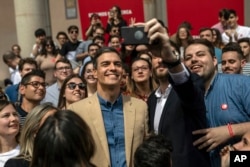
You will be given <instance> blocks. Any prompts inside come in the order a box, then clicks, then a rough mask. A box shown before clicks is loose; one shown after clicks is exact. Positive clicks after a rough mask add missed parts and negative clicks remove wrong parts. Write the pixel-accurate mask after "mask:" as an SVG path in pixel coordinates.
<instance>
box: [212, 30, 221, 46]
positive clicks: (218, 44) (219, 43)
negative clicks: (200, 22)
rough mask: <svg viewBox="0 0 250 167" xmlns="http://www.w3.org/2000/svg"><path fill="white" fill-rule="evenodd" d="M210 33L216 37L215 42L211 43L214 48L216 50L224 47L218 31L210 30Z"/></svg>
mask: <svg viewBox="0 0 250 167" xmlns="http://www.w3.org/2000/svg"><path fill="white" fill-rule="evenodd" d="M212 31H214V32H215V33H216V37H217V38H216V40H215V41H214V43H213V44H214V46H215V47H217V48H222V47H224V44H223V42H222V37H221V33H220V31H219V30H218V29H217V28H212Z"/></svg>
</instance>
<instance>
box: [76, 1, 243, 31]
mask: <svg viewBox="0 0 250 167" xmlns="http://www.w3.org/2000/svg"><path fill="white" fill-rule="evenodd" d="M166 3H167V14H168V18H167V21H168V27H169V31H170V34H173V33H175V31H176V30H177V28H178V25H179V24H180V23H181V22H183V21H189V22H190V23H191V24H192V26H193V30H192V34H193V35H197V34H198V31H199V29H200V28H201V27H206V26H208V27H210V26H212V25H214V24H215V23H217V22H218V12H219V10H220V9H222V8H232V9H235V10H236V12H237V14H238V16H239V24H244V1H243V0H166ZM78 4H79V13H80V18H81V26H82V30H83V34H84V32H85V31H86V29H87V27H88V26H89V16H90V14H91V13H99V12H100V13H99V14H102V16H101V20H102V22H103V24H104V25H105V26H106V23H107V12H108V11H109V9H110V8H111V7H112V6H113V5H118V6H120V7H121V9H122V10H125V11H127V12H129V14H126V15H123V17H124V18H125V20H127V22H128V20H129V18H131V17H135V18H136V21H137V22H141V21H144V16H143V14H144V12H143V0H123V1H118V0H78Z"/></svg>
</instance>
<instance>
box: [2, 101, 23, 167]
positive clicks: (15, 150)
mask: <svg viewBox="0 0 250 167" xmlns="http://www.w3.org/2000/svg"><path fill="white" fill-rule="evenodd" d="M19 130H20V122H19V117H18V113H17V111H16V109H15V106H14V105H13V104H12V103H11V102H9V101H7V100H0V166H4V164H5V162H6V161H7V160H8V159H10V158H12V157H15V156H17V155H18V154H19V150H20V148H19V144H18V135H19Z"/></svg>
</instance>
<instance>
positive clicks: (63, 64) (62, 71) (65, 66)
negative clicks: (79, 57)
mask: <svg viewBox="0 0 250 167" xmlns="http://www.w3.org/2000/svg"><path fill="white" fill-rule="evenodd" d="M72 72H73V70H72V66H71V64H70V61H69V60H68V59H59V60H57V62H56V64H55V71H54V76H55V78H56V82H55V83H54V84H53V85H50V86H49V87H47V88H46V92H47V93H46V95H45V98H44V99H43V101H42V103H45V102H51V103H52V104H53V106H55V107H57V104H58V100H59V94H60V89H61V86H62V83H63V81H64V80H65V79H66V78H67V77H68V76H69V75H71V74H72Z"/></svg>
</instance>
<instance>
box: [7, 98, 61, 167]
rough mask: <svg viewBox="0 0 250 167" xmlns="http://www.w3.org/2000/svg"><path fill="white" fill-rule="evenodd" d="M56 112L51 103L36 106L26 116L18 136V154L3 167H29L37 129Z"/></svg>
mask: <svg viewBox="0 0 250 167" xmlns="http://www.w3.org/2000/svg"><path fill="white" fill-rule="evenodd" d="M56 111H57V108H55V107H53V106H52V104H51V103H44V104H41V105H38V106H36V107H35V108H34V109H33V110H32V111H31V112H30V113H29V114H28V115H27V118H26V120H25V122H24V125H23V127H22V131H21V136H20V154H19V155H18V156H17V157H14V158H11V159H9V160H8V161H7V162H6V164H5V166H4V167H29V164H30V162H31V159H32V152H33V144H34V139H35V136H36V133H37V132H38V129H39V128H40V126H42V124H43V123H44V121H45V120H46V118H47V117H48V116H50V115H52V114H54V113H55V112H56Z"/></svg>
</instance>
